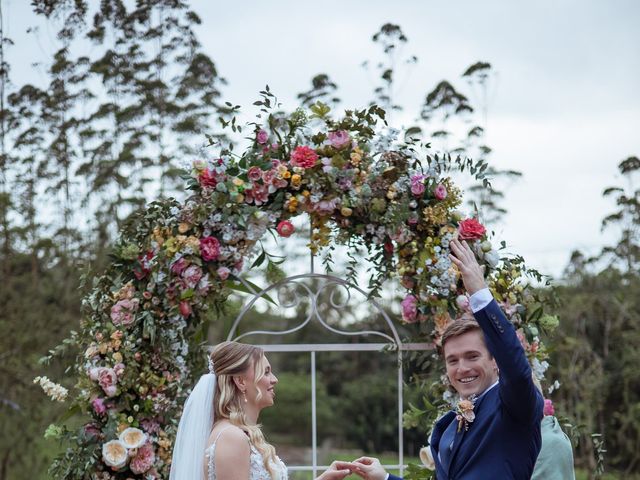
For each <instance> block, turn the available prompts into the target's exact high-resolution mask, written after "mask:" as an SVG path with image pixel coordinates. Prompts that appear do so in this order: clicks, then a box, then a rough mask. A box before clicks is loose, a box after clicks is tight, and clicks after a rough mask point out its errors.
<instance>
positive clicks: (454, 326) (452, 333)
mask: <svg viewBox="0 0 640 480" xmlns="http://www.w3.org/2000/svg"><path fill="white" fill-rule="evenodd" d="M474 330H480V332H482V329H481V328H480V325H478V322H476V321H475V320H474V319H473V318H460V319H458V320H454V321H453V322H451V323H450V324H449V326H448V327H447V328H445V330H444V332H443V333H442V341H441V345H442V353H443V354H444V345H445V343H447V341H448V340H449V339H451V338H453V337H459V336H460V335H464V334H465V333H467V332H472V331H474ZM483 338H484V336H483Z"/></svg>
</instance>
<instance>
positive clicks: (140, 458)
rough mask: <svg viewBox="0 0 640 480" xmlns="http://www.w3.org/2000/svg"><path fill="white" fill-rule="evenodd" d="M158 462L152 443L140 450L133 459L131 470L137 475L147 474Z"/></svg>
mask: <svg viewBox="0 0 640 480" xmlns="http://www.w3.org/2000/svg"><path fill="white" fill-rule="evenodd" d="M155 461H156V454H155V452H154V451H153V446H152V445H151V444H150V443H145V444H144V445H143V446H141V447H140V448H139V449H138V452H137V453H136V455H135V457H133V458H132V459H131V462H130V463H129V468H130V469H131V471H132V472H133V473H135V474H136V475H140V474H142V473H145V472H146V471H147V470H149V469H150V468H151V467H153V464H154V463H155Z"/></svg>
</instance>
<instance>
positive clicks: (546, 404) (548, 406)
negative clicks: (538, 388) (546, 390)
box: [542, 398, 556, 415]
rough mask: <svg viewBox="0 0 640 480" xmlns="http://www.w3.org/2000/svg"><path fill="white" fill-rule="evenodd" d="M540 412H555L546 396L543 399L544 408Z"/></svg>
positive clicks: (548, 413) (547, 413) (545, 413)
mask: <svg viewBox="0 0 640 480" xmlns="http://www.w3.org/2000/svg"><path fill="white" fill-rule="evenodd" d="M542 413H543V414H544V415H553V414H555V413H556V409H555V408H553V402H552V401H551V400H550V399H548V398H545V399H544V408H543V410H542Z"/></svg>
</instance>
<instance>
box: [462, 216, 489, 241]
mask: <svg viewBox="0 0 640 480" xmlns="http://www.w3.org/2000/svg"><path fill="white" fill-rule="evenodd" d="M486 232H487V229H486V228H484V226H483V225H482V224H481V223H480V222H479V221H478V220H476V219H475V218H467V219H466V220H462V221H461V222H460V223H459V225H458V236H459V237H460V240H477V239H480V238H482V237H483V236H484V234H485V233H486Z"/></svg>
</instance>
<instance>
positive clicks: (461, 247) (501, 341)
mask: <svg viewBox="0 0 640 480" xmlns="http://www.w3.org/2000/svg"><path fill="white" fill-rule="evenodd" d="M451 251H452V252H453V255H451V260H452V261H453V262H454V263H455V264H456V265H457V266H458V268H459V269H460V273H461V274H462V281H463V282H464V285H465V288H466V289H467V292H468V293H469V295H470V296H471V309H472V310H473V315H474V317H475V319H476V321H477V322H478V324H479V325H480V328H481V329H482V331H483V333H484V337H485V342H486V344H487V349H488V350H489V352H490V353H491V355H493V357H494V358H495V360H496V364H497V365H498V368H499V369H500V384H499V388H500V395H501V397H502V401H503V403H504V406H505V408H506V410H507V412H508V413H509V414H511V416H512V417H514V418H516V419H517V420H519V421H522V422H533V421H540V419H541V418H542V408H543V400H542V396H541V395H540V393H539V392H538V390H537V389H536V387H535V385H534V384H533V379H532V377H531V367H530V366H529V362H528V361H527V357H526V355H525V353H524V349H523V348H522V345H521V344H520V341H519V340H518V336H517V335H516V332H515V329H514V327H513V325H512V324H511V323H510V322H509V321H508V320H507V318H506V317H505V316H504V313H502V310H500V307H499V306H498V303H497V302H496V301H495V300H494V299H493V297H492V296H491V293H490V292H489V289H488V288H487V285H486V283H485V281H484V275H483V272H482V269H481V267H480V265H479V264H478V262H477V260H476V258H475V255H474V254H473V252H472V251H471V248H469V245H467V244H466V243H461V242H460V241H458V240H453V241H452V242H451Z"/></svg>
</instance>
